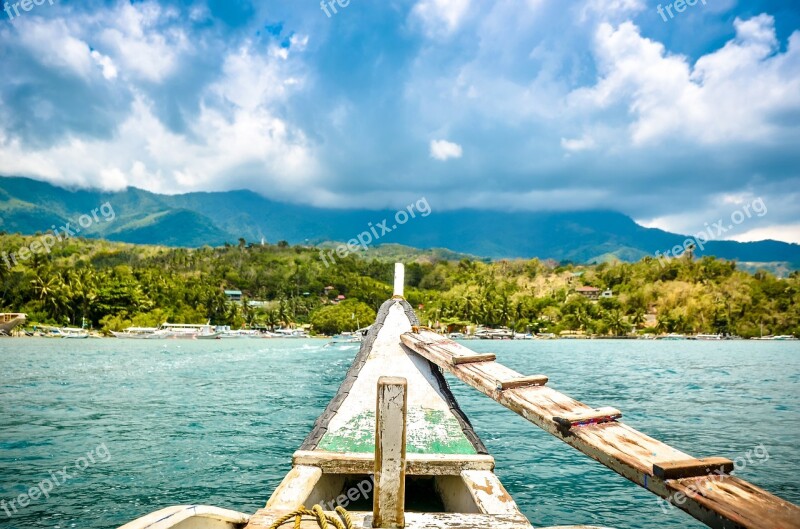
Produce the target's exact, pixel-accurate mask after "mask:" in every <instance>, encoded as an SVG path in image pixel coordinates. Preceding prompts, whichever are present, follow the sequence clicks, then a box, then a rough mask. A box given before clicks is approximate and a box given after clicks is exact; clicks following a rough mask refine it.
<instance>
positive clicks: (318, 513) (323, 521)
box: [269, 505, 353, 529]
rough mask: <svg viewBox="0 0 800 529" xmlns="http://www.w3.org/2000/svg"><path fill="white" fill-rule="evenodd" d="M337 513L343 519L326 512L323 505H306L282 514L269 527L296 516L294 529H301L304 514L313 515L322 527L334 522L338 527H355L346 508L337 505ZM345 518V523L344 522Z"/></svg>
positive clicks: (326, 527) (276, 528) (348, 528)
mask: <svg viewBox="0 0 800 529" xmlns="http://www.w3.org/2000/svg"><path fill="white" fill-rule="evenodd" d="M336 514H338V515H339V516H340V517H341V518H342V519H341V520H339V518H335V517H333V516H331V515H329V514H325V512H324V511H323V510H322V507H320V506H319V505H314V506H313V507H311V510H310V511H309V510H308V509H306V508H305V506H301V507H300V508H299V509H297V510H296V511H294V512H290V513H289V514H286V515H284V516H281V517H280V518H278V519H277V520H275V521H274V522H273V523H272V525H270V526H269V529H278V527H280V526H282V525H283V524H285V523H286V522H288V521H289V520H291V519H292V518H294V529H300V523H301V522H302V521H303V516H311V517H313V518H314V519H315V520H316V521H317V525H319V526H320V529H328V527H329V526H328V524H332V525H333V526H334V527H335V528H336V529H353V520H352V519H351V518H350V513H349V512H347V511H346V510H344V508H342V507H336ZM342 520H344V523H342Z"/></svg>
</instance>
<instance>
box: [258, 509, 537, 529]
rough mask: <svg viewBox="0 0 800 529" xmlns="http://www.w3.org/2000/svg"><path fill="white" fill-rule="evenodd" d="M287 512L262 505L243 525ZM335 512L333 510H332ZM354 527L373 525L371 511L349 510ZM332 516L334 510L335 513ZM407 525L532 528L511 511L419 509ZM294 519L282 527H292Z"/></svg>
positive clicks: (313, 527)
mask: <svg viewBox="0 0 800 529" xmlns="http://www.w3.org/2000/svg"><path fill="white" fill-rule="evenodd" d="M284 514H287V512H286V511H268V510H266V509H263V510H261V511H258V512H257V513H255V514H254V515H253V516H252V517H251V518H250V523H249V524H248V525H247V527H246V528H245V529H267V528H268V527H269V526H270V525H272V522H274V521H275V520H277V519H278V518H280V517H281V516H283V515H284ZM331 514H334V513H331ZM350 515H351V516H352V518H353V526H354V527H359V528H363V527H374V526H373V519H372V513H367V512H362V511H359V512H351V513H350ZM334 516H335V514H334ZM405 522H406V524H405V527H406V529H532V527H531V524H530V523H528V520H527V519H526V518H525V517H524V516H522V515H521V514H519V515H514V514H496V515H491V514H461V513H418V512H409V513H406V517H405ZM292 524H293V522H290V523H287V524H286V526H285V527H287V528H289V527H293V525H292ZM300 528H301V529H319V526H318V525H317V522H316V521H314V520H311V519H310V518H308V519H304V521H303V523H302V524H301V525H300Z"/></svg>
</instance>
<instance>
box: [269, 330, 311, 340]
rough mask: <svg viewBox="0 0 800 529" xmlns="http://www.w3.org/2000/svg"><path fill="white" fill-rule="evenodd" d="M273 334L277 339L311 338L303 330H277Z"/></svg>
mask: <svg viewBox="0 0 800 529" xmlns="http://www.w3.org/2000/svg"><path fill="white" fill-rule="evenodd" d="M272 334H273V336H274V337H275V338H310V336H309V335H308V333H307V332H306V331H304V330H303V329H275V331H274V332H273V333H272Z"/></svg>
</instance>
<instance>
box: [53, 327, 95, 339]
mask: <svg viewBox="0 0 800 529" xmlns="http://www.w3.org/2000/svg"><path fill="white" fill-rule="evenodd" d="M58 331H59V333H60V335H61V337H62V338H69V339H72V340H84V339H86V338H88V337H89V331H87V330H86V329H79V328H77V327H61V328H60V329H58Z"/></svg>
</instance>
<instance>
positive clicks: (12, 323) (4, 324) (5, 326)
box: [0, 312, 27, 335]
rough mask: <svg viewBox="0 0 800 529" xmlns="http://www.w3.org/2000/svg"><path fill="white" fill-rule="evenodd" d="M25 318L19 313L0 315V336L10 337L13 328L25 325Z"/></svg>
mask: <svg viewBox="0 0 800 529" xmlns="http://www.w3.org/2000/svg"><path fill="white" fill-rule="evenodd" d="M26 318H27V316H26V315H25V314H23V313H21V312H3V313H0V335H2V334H7V335H10V334H11V331H13V330H14V327H17V326H18V325H22V324H23V323H25V320H26Z"/></svg>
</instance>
